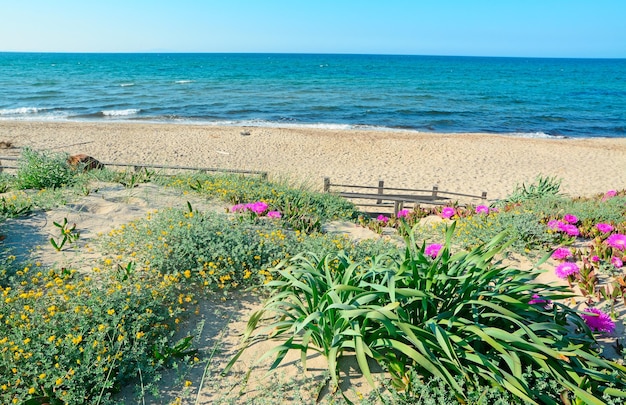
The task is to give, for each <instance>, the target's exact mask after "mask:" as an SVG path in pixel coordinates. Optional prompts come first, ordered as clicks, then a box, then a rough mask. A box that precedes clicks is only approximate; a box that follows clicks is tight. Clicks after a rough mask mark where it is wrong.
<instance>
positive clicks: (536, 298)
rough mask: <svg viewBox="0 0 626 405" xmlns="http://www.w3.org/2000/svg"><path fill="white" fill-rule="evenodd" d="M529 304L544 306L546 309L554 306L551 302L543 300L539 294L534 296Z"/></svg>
mask: <svg viewBox="0 0 626 405" xmlns="http://www.w3.org/2000/svg"><path fill="white" fill-rule="evenodd" d="M528 303H529V304H530V305H535V304H544V308H545V307H547V306H548V305H550V304H552V301H550V300H546V299H543V298H541V297H540V296H539V294H533V297H532V299H531V300H530V301H528Z"/></svg>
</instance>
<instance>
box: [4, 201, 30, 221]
mask: <svg viewBox="0 0 626 405" xmlns="http://www.w3.org/2000/svg"><path fill="white" fill-rule="evenodd" d="M1 201H2V205H1V206H0V215H2V216H3V217H4V218H15V217H19V216H22V215H26V214H28V213H29V212H30V211H31V210H32V208H33V204H32V202H31V201H29V200H28V199H17V198H15V199H13V198H9V199H8V200H7V199H6V197H2V199H1Z"/></svg>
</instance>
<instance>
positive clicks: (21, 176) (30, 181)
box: [15, 148, 75, 189]
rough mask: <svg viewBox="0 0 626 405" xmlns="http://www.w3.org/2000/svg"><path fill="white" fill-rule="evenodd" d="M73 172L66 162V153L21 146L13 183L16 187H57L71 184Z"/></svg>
mask: <svg viewBox="0 0 626 405" xmlns="http://www.w3.org/2000/svg"><path fill="white" fill-rule="evenodd" d="M74 173H75V172H74V171H73V170H72V168H71V167H70V165H69V164H68V163H67V154H63V153H53V152H49V151H44V152H38V151H35V150H33V149H30V148H23V149H22V154H21V156H20V159H19V161H18V169H17V176H16V182H15V185H16V187H17V188H18V189H30V188H34V189H46V188H52V189H54V188H59V187H63V186H68V185H71V184H72V183H73V181H74Z"/></svg>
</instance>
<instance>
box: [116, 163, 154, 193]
mask: <svg viewBox="0 0 626 405" xmlns="http://www.w3.org/2000/svg"><path fill="white" fill-rule="evenodd" d="M155 176H156V173H155V172H154V170H149V169H148V168H147V167H141V168H138V170H133V171H131V170H127V171H125V172H122V173H119V174H118V176H117V179H116V181H117V182H118V183H120V184H121V185H123V186H124V187H126V188H135V187H137V186H138V185H139V184H141V183H150V182H151V181H152V180H153V179H154V177H155Z"/></svg>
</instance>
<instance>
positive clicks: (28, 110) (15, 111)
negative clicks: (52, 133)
mask: <svg viewBox="0 0 626 405" xmlns="http://www.w3.org/2000/svg"><path fill="white" fill-rule="evenodd" d="M43 110H45V108H37V107H19V108H8V109H4V110H0V115H27V114H37V113H38V112H39V111H43Z"/></svg>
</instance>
